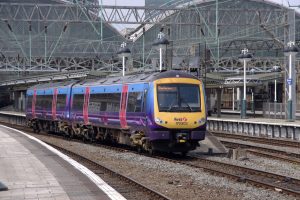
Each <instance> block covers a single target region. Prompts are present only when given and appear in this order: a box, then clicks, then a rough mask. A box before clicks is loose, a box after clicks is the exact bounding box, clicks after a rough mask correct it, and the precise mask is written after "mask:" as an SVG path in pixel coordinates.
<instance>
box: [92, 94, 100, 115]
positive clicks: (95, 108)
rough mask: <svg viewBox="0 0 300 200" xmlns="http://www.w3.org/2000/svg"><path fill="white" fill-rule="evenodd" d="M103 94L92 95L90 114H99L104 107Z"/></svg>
mask: <svg viewBox="0 0 300 200" xmlns="http://www.w3.org/2000/svg"><path fill="white" fill-rule="evenodd" d="M102 95H103V94H90V101H89V113H99V111H100V109H101V105H102V103H103V102H102V101H101V96H102Z"/></svg>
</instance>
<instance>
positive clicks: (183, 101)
mask: <svg viewBox="0 0 300 200" xmlns="http://www.w3.org/2000/svg"><path fill="white" fill-rule="evenodd" d="M180 101H181V103H185V104H186V105H187V107H188V108H189V109H190V112H192V111H193V109H192V108H191V106H190V105H189V104H188V103H187V102H186V101H185V100H184V99H183V98H181V99H180Z"/></svg>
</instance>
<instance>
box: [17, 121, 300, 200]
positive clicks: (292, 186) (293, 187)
mask: <svg viewBox="0 0 300 200" xmlns="http://www.w3.org/2000/svg"><path fill="white" fill-rule="evenodd" d="M19 128H20V127H19ZM22 129H23V130H24V127H23V128H22ZM25 129H27V128H25ZM27 132H28V130H27ZM31 134H33V133H31ZM44 135H46V136H48V137H57V138H60V139H62V137H61V136H53V135H48V134H44ZM50 145H52V146H53V145H55V144H50ZM92 145H96V146H101V147H105V148H109V149H113V150H116V151H131V150H130V149H123V148H119V147H111V146H107V145H103V144H92ZM56 148H58V149H59V150H61V151H63V152H64V153H67V154H69V155H71V156H72V157H74V156H75V157H77V158H76V160H78V161H79V162H81V163H83V164H84V165H86V166H87V167H88V168H91V169H92V170H96V172H97V173H98V174H99V172H98V171H97V166H98V165H99V164H97V163H94V162H93V161H91V160H88V159H86V158H84V157H82V156H80V155H77V154H76V153H74V152H69V150H67V149H64V148H62V147H57V146H56ZM132 152H133V153H136V154H139V153H137V152H136V151H132ZM143 155H145V156H149V155H147V154H143ZM151 157H153V158H156V159H160V160H165V161H168V162H173V163H176V164H182V165H186V166H189V167H191V168H196V169H202V170H203V171H205V172H208V173H210V174H213V175H217V176H222V177H227V178H230V179H232V180H235V181H237V182H242V183H249V184H251V185H254V186H256V187H261V188H266V189H271V190H275V191H278V192H282V193H285V194H288V195H293V196H295V197H298V198H300V180H298V179H294V178H292V177H287V176H283V175H279V174H275V173H270V172H266V171H260V170H256V169H251V168H248V167H243V166H237V165H233V164H229V163H224V162H219V161H213V160H209V159H206V158H201V157H189V156H188V157H187V158H185V159H182V158H181V159H178V157H175V158H173V157H166V156H160V155H156V156H151ZM95 167H96V168H95ZM112 173H115V172H112ZM100 175H101V177H102V176H103V174H102V172H100ZM108 183H109V182H108ZM135 184H136V183H135ZM112 185H113V186H114V185H115V183H114V182H113V183H112ZM114 187H115V188H118V187H116V186H114ZM122 187H123V186H121V188H122ZM124 187H125V186H124ZM126 187H129V189H126V191H130V187H131V186H130V184H129V186H126ZM142 188H143V189H144V188H145V186H142ZM122 191H123V189H122ZM121 194H122V193H121ZM158 194H159V193H158ZM122 195H123V194H122ZM127 195H128V194H127ZM141 195H142V194H141ZM124 196H125V197H126V193H125V195H124ZM129 197H130V196H129ZM157 198H158V199H167V197H165V196H163V195H158V197H157ZM129 199H130V198H129ZM152 199H156V198H153V197H152Z"/></svg>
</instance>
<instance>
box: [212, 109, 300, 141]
mask: <svg viewBox="0 0 300 200" xmlns="http://www.w3.org/2000/svg"><path fill="white" fill-rule="evenodd" d="M299 122H300V121H299V120H296V121H294V122H288V121H287V120H285V119H271V118H263V117H257V118H252V117H249V118H247V119H241V118H240V117H239V116H236V115H223V116H222V117H221V118H218V117H209V118H208V124H207V128H208V130H209V131H212V132H214V131H221V132H227V133H232V134H235V133H236V134H246V135H251V136H261V137H270V138H282V139H291V140H300V123H299Z"/></svg>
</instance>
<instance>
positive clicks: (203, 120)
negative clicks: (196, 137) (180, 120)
mask: <svg viewBox="0 0 300 200" xmlns="http://www.w3.org/2000/svg"><path fill="white" fill-rule="evenodd" d="M205 121H206V119H205V118H201V119H199V120H198V123H199V124H202V123H205Z"/></svg>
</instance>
